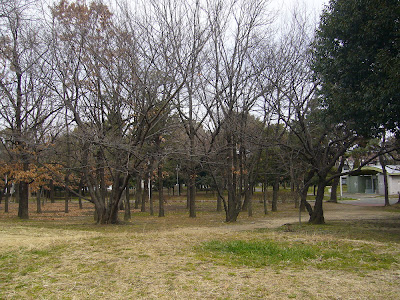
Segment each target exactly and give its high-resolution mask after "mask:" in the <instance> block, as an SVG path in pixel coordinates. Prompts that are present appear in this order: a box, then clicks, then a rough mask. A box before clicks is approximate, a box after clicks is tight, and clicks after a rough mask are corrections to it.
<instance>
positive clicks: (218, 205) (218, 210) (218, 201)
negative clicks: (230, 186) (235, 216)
mask: <svg viewBox="0 0 400 300" xmlns="http://www.w3.org/2000/svg"><path fill="white" fill-rule="evenodd" d="M221 211H222V198H221V196H220V195H219V194H218V195H217V212H221Z"/></svg>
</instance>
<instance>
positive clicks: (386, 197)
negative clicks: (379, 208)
mask: <svg viewBox="0 0 400 300" xmlns="http://www.w3.org/2000/svg"><path fill="white" fill-rule="evenodd" d="M379 163H380V164H381V166H382V175H383V186H384V191H385V206H390V202H389V186H388V178H387V171H386V161H385V158H384V157H383V155H379ZM372 184H373V183H372Z"/></svg>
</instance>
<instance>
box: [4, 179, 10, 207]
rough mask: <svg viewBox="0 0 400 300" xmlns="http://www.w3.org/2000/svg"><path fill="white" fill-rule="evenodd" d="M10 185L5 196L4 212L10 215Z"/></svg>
mask: <svg viewBox="0 0 400 300" xmlns="http://www.w3.org/2000/svg"><path fill="white" fill-rule="evenodd" d="M8 189H9V188H8V185H7V186H6V194H5V195H4V212H5V213H8V203H9V199H10V193H9V191H8Z"/></svg>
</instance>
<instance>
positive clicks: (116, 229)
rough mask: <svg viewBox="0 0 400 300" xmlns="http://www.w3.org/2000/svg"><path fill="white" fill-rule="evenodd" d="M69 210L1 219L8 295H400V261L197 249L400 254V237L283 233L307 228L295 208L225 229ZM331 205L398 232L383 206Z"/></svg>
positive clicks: (348, 217)
mask: <svg viewBox="0 0 400 300" xmlns="http://www.w3.org/2000/svg"><path fill="white" fill-rule="evenodd" d="M169 205H171V207H172V204H169ZM59 206H60V207H62V205H59ZM60 207H58V206H56V205H54V206H51V205H50V204H47V209H48V212H46V213H44V214H41V215H37V214H35V213H31V219H32V220H30V221H28V222H21V221H17V220H15V217H13V216H12V214H13V211H11V212H10V214H8V215H5V214H4V213H3V212H1V213H0V253H1V254H3V256H1V259H0V263H1V269H0V299H92V298H95V297H96V298H101V299H190V298H191V299H400V287H399V284H398V283H399V280H400V271H399V265H398V264H395V265H393V266H392V267H391V268H390V269H388V270H364V271H362V272H353V271H352V270H337V269H329V268H328V269H326V268H324V269H319V268H316V267H315V266H313V265H312V264H307V263H305V264H304V265H303V266H302V267H285V266H282V267H279V266H278V267H276V266H266V267H261V268H252V267H247V266H233V265H221V264H216V263H215V262H213V260H210V259H205V258H204V257H201V256H199V254H198V252H197V251H196V247H197V246H198V245H199V244H200V243H202V242H204V241H209V240H211V239H214V240H215V239H216V240H226V239H243V240H246V239H265V238H268V239H274V240H304V241H306V242H307V243H315V242H318V241H320V240H325V241H326V240H328V241H329V240H330V239H332V240H333V239H335V240H336V241H337V240H339V242H340V241H343V242H349V241H351V242H353V243H355V244H356V243H368V244H371V245H373V246H376V248H377V249H385V251H392V252H397V253H398V252H399V243H398V242H397V241H393V242H382V241H379V240H373V239H372V240H370V239H368V240H363V239H356V240H354V239H351V238H349V237H336V236H332V235H329V234H328V235H320V234H305V233H304V232H300V231H299V232H296V231H294V232H285V231H284V230H275V228H279V227H281V226H282V225H283V224H286V223H295V222H298V213H297V211H295V210H293V209H289V205H287V207H286V206H285V205H281V209H282V212H279V213H270V214H269V215H268V216H266V217H263V216H261V215H256V216H255V217H253V218H248V217H247V216H245V215H244V213H243V216H242V217H241V218H240V220H239V222H237V224H225V223H223V222H222V220H223V214H222V215H221V214H219V215H218V218H216V215H215V214H208V213H207V212H206V209H205V210H204V212H203V213H200V214H199V216H198V218H197V219H196V220H192V219H189V218H187V216H186V215H181V214H179V213H178V212H172V210H171V212H170V215H169V216H168V215H167V217H166V218H163V219H160V218H156V217H149V216H143V215H140V214H138V215H135V216H134V218H133V220H132V222H131V223H130V224H126V225H122V226H94V225H93V224H92V223H91V221H90V219H89V218H88V217H87V215H90V214H91V211H90V209H91V208H90V207H88V208H86V210H84V211H78V212H76V210H75V209H74V208H73V207H72V210H71V213H70V214H69V215H66V214H63V213H62V212H61V211H60ZM324 207H325V219H326V221H327V222H328V224H329V222H339V221H340V222H342V221H343V222H346V221H351V222H354V221H355V220H356V221H357V220H359V221H360V222H368V221H369V222H375V221H377V222H379V221H385V222H392V223H393V224H395V225H396V226H393V228H397V229H398V225H399V223H400V214H399V213H398V212H392V211H388V210H387V209H384V208H377V207H358V206H351V205H344V204H331V203H326V204H325V206H324ZM283 208H286V209H283ZM12 209H15V208H12ZM200 210H201V209H200ZM46 214H47V215H46ZM302 219H303V221H306V214H303V215H302ZM79 224H82V225H79ZM349 224H351V223H349ZM64 225H65V226H64ZM260 229H263V230H260ZM264 229H265V230H264ZM269 229H270V230H269ZM397 229H396V230H397Z"/></svg>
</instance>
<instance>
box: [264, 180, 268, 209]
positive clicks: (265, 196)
mask: <svg viewBox="0 0 400 300" xmlns="http://www.w3.org/2000/svg"><path fill="white" fill-rule="evenodd" d="M263 187H264V190H263V205H264V215H267V214H268V198H267V192H268V188H267V187H268V182H267V176H265V178H264V184H263Z"/></svg>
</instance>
